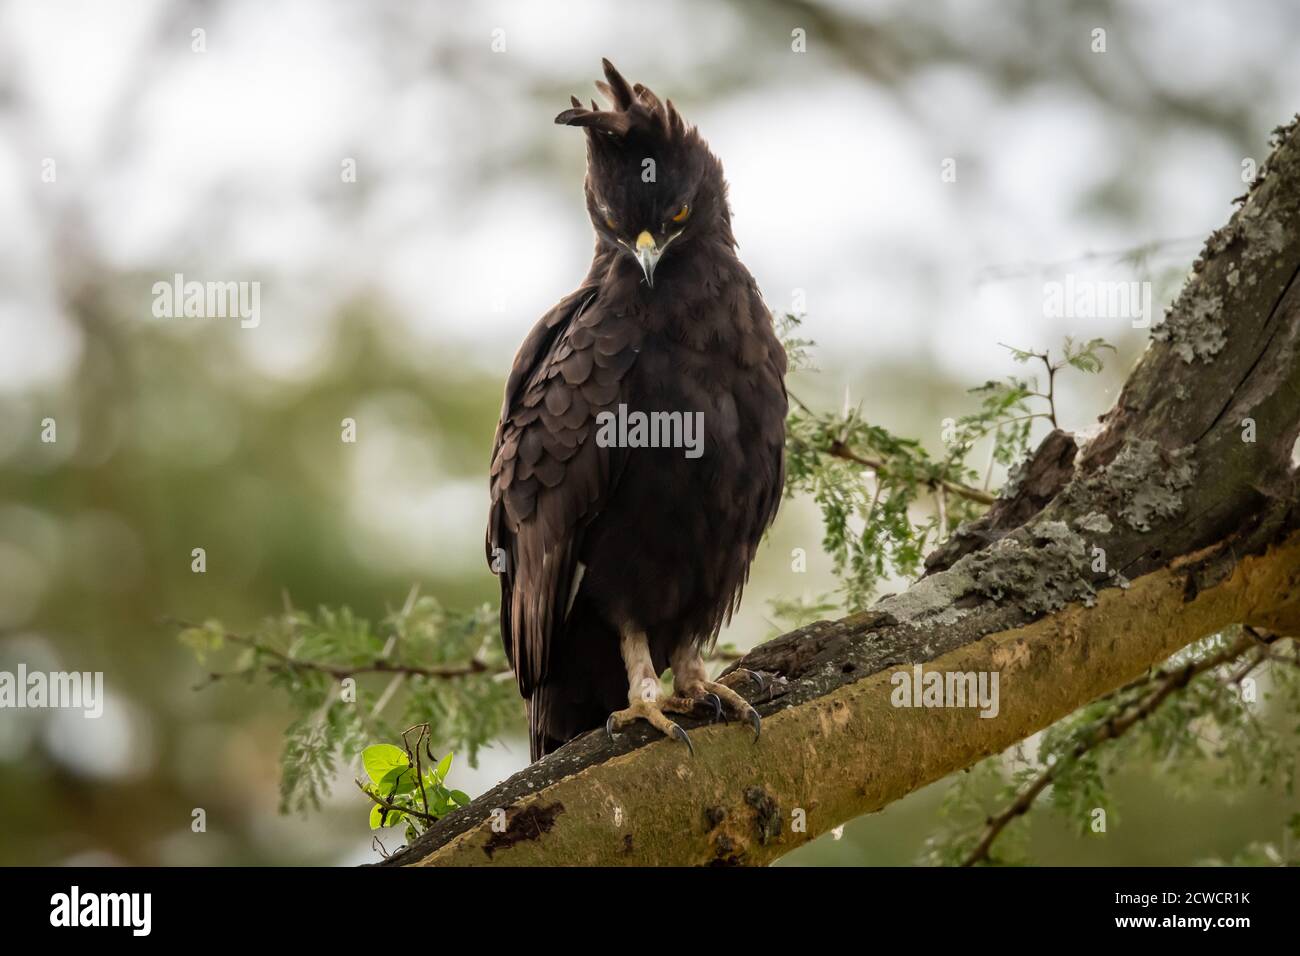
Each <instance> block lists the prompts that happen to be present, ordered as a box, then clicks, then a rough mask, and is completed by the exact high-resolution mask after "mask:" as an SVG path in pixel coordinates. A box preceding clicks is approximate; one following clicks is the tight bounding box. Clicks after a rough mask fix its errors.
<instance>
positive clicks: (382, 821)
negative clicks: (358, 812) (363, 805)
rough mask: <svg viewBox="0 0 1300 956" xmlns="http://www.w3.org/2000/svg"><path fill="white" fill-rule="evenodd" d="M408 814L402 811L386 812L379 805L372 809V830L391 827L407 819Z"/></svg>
mask: <svg viewBox="0 0 1300 956" xmlns="http://www.w3.org/2000/svg"><path fill="white" fill-rule="evenodd" d="M405 817H406V814H405V813H403V812H402V811H401V810H385V809H384V808H383V807H381V806H380V805H379V804H377V803H376V804H375V805H374V806H372V807H371V808H370V829H372V830H378V829H379V828H380V827H391V826H393V824H395V823H397V822H399V821H400V820H403V819H405Z"/></svg>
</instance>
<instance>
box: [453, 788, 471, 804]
mask: <svg viewBox="0 0 1300 956" xmlns="http://www.w3.org/2000/svg"><path fill="white" fill-rule="evenodd" d="M451 798H452V799H453V800H455V801H456V806H458V807H468V806H469V805H470V803H471V801H470V798H469V794H468V793H466V792H465V791H464V790H453V791H452V792H451Z"/></svg>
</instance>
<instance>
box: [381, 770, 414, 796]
mask: <svg viewBox="0 0 1300 956" xmlns="http://www.w3.org/2000/svg"><path fill="white" fill-rule="evenodd" d="M415 787H416V780H415V771H414V770H412V769H411V768H410V767H394V768H393V769H392V770H390V771H388V773H386V774H384V779H383V780H380V781H379V786H378V787H376V788H375V789H376V790H378V791H379V795H380V796H381V797H383V798H384V799H386V800H389V799H392V797H393V795H394V794H399V793H410V792H411V791H412V790H414V789H415Z"/></svg>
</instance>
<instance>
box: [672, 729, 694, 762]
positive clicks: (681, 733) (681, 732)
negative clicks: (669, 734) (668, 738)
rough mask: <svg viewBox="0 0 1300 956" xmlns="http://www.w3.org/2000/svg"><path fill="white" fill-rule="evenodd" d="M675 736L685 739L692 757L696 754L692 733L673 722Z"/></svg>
mask: <svg viewBox="0 0 1300 956" xmlns="http://www.w3.org/2000/svg"><path fill="white" fill-rule="evenodd" d="M673 736H674V737H676V738H677V739H678V740H681V741H684V742H685V744H686V749H687V750H689V751H690V753H691V756H692V757H694V756H695V745H694V744H693V743H691V738H690V735H689V734H687V733H686V731H684V730H682V728H681V727H679V726H678V725H677V724H673Z"/></svg>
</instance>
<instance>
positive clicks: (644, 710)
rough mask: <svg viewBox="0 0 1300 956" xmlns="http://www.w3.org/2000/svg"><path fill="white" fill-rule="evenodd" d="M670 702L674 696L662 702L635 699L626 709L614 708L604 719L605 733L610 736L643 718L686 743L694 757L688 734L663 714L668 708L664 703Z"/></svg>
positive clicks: (666, 735)
mask: <svg viewBox="0 0 1300 956" xmlns="http://www.w3.org/2000/svg"><path fill="white" fill-rule="evenodd" d="M670 702H673V703H676V701H675V699H674V698H669V699H668V700H666V701H664V702H663V703H660V702H659V701H654V700H635V701H633V702H632V703H630V704H629V705H628V707H627V709H626V710H616V711H614V713H612V714H610V715H609V719H608V720H607V721H605V733H606V734H607V735H609V736H610V737H611V738H612V737H613V736H614V731H616V730H621V729H622V728H624V727H626V726H627V725H628V724H631V723H634V722H635V721H637V720H644V721H645V722H646V723H648V724H649V725H650V726H651V727H653V728H655V730H657V731H659V732H660V733H661V734H663V735H664V736H665V737H671V738H673V739H674V740H680V741H682V742H683V743H684V744H686V749H687V750H688V751H689V752H690V755H691V756H692V757H694V756H695V745H694V744H692V743H691V738H690V736H689V735H688V734H687V733H686V731H685V730H683V729H682V728H681V727H680V726H679V725H678V724H675V723H673V722H672V721H671V720H669V719H668V718H667V717H665V716H664V711H665V710H666V709H668V708H667V707H666V705H667V704H668V703H670ZM678 712H680V711H678Z"/></svg>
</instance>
